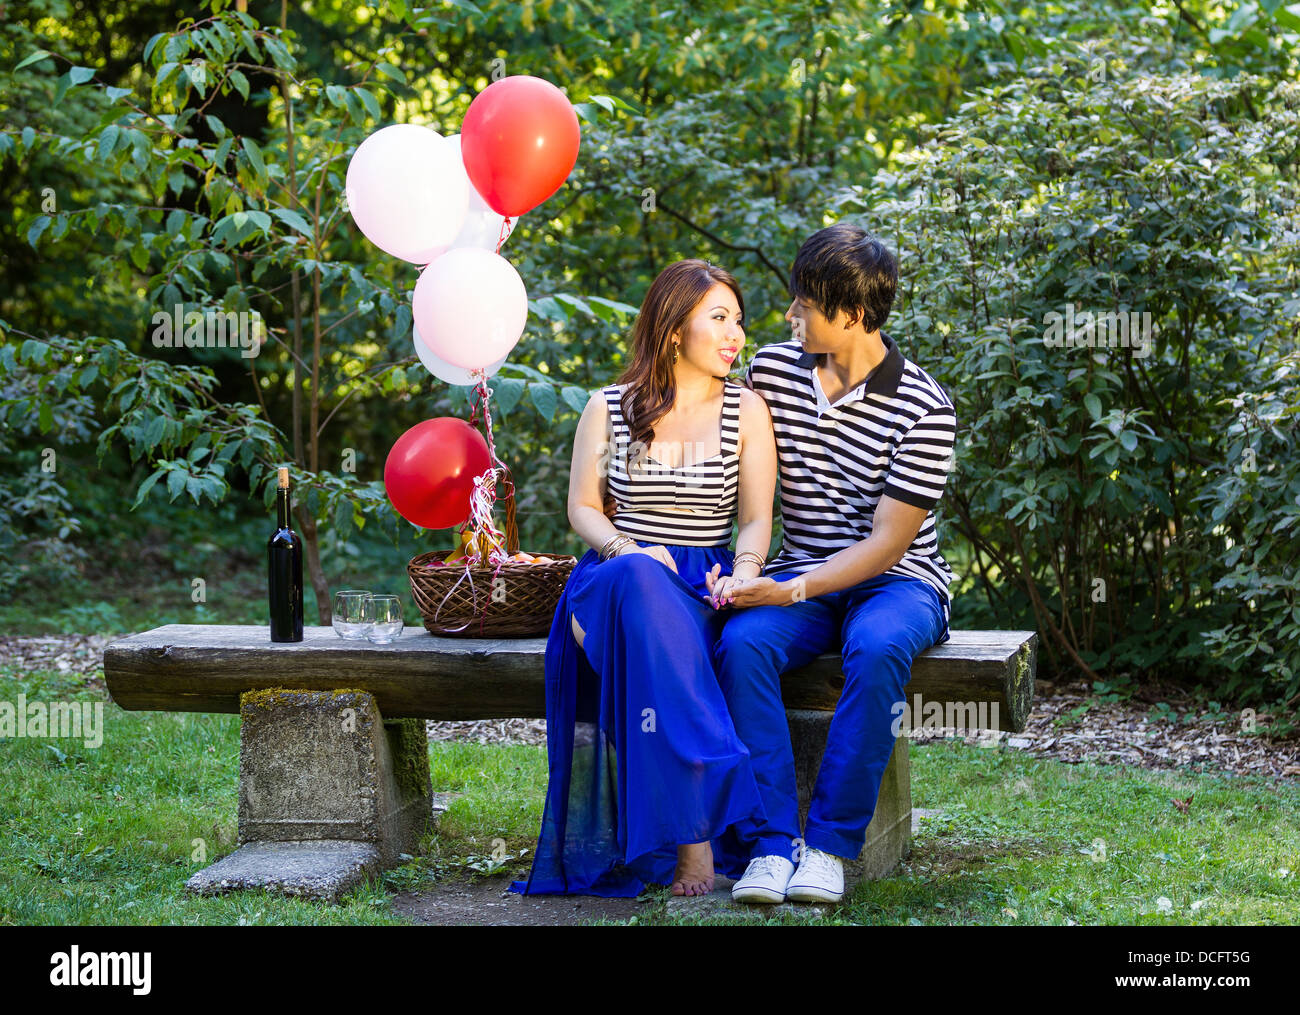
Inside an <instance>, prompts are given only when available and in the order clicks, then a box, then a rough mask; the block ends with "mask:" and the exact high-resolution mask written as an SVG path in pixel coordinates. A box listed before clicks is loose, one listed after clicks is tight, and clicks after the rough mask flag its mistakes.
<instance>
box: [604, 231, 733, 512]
mask: <svg viewBox="0 0 1300 1015" xmlns="http://www.w3.org/2000/svg"><path fill="white" fill-rule="evenodd" d="M718 283H722V284H723V285H725V286H727V288H729V289H730V290H731V291H732V292H733V293H734V294H735V296H736V303H737V304H738V305H739V306H740V312H741V314H742V315H743V314H744V312H745V298H744V297H743V296H742V295H741V293H740V286H739V285H738V284H737V282H736V280H735V278H733V277H732V275H731V273H730V272H729V271H727V270H726V269H725V268H720V267H718V266H717V265H716V264H711V263H710V262H708V261H702V260H700V259H699V258H694V257H692V258H688V259H686V260H684V261H675V262H673V263H672V264H670V265H668V267H666V268H665V269H664V270H663V271H661V272H660V273H659V274H658V276H656V277H655V280H654V281H653V282H652V283H650V289H649V291H647V292H646V294H645V299H644V300H642V301H641V310H640V312H639V313H638V314H637V318H636V323H635V324H634V325H633V327H632V361H631V362H630V363H629V364H628V365H627V368H626V369H625V370H624V371H623V373H622V376H620V377H619V378H618V380H617V381H616V382H615V383H617V384H626V385H627V390H626V391H624V392H623V402H622V409H623V418H624V419H625V420H627V423H628V428H629V429H630V430H631V432H632V441H633V442H638V441H639V442H641V447H645V448H648V447H649V446H650V445H651V444H652V443H653V442H654V434H655V431H654V425H655V423H657V422H659V420H660V419H662V418H663V416H664V414H665V413H667V412H668V410H669V409H671V408H672V407H673V402H674V401H676V399H677V384H676V381H675V380H674V376H673V339H672V335H673V332H674V331H676V330H678V329H679V328H680V329H683V330H685V327H686V322H687V319H688V318H689V317H690V316H691V311H692V310H694V309H695V307H696V306H697V305H698V304H699V302H700V300H702V299H704V296H705V294H707V293H708V291H709V290H710V289H712V288H713V287H714V286H715V285H717V284H718ZM613 507H614V498H613V497H611V496H610V495H609V494H608V493H606V495H605V513H606V514H607V515H610V516H611V517H612V516H613Z"/></svg>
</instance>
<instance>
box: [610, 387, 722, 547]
mask: <svg viewBox="0 0 1300 1015" xmlns="http://www.w3.org/2000/svg"><path fill="white" fill-rule="evenodd" d="M626 387H627V385H625V384H611V385H610V386H608V387H605V388H602V389H601V391H602V392H603V394H604V396H605V404H606V405H607V406H608V407H609V422H610V433H611V442H610V443H611V447H610V455H609V463H608V471H607V477H606V482H607V484H608V489H609V493H610V496H612V497H613V498H614V504H615V506H616V507H617V509H618V510H617V513H616V514H615V516H614V527H615V528H617V529H618V531H619V532H624V533H627V535H629V536H632V537H633V538H634V539H647V540H651V541H653V542H656V543H671V544H675V545H683V546H726V545H728V544H729V543H730V542H731V528H732V521H733V520H734V518H735V515H736V506H737V500H738V493H737V492H738V490H739V486H740V456H739V455H738V454H737V447H738V443H739V438H740V385H739V384H737V383H736V382H735V381H727V382H726V384H725V387H724V389H723V394H722V415H721V419H720V423H719V432H720V435H721V439H722V440H721V444H722V450H721V451H720V452H719V453H718V454H716V455H713V456H712V457H711V458H706V459H703V460H695V459H694V458H693V457H692V456H691V455H690V454H689V453H688V454H684V455H683V458H682V465H681V466H680V467H679V468H676V469H670V468H668V467H667V466H666V465H663V464H661V463H660V462H657V461H655V460H654V459H653V458H651V457H650V456H649V449H648V448H645V447H644V446H642V447H636V446H634V445H633V442H632V431H631V428H630V427H629V426H628V424H627V420H626V419H625V418H624V416H623V404H622V397H623V392H624V390H625V389H626ZM705 450H707V449H705ZM700 453H701V454H703V451H701V452H700Z"/></svg>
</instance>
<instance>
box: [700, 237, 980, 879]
mask: <svg viewBox="0 0 1300 1015" xmlns="http://www.w3.org/2000/svg"><path fill="white" fill-rule="evenodd" d="M897 282H898V265H897V262H896V261H895V259H894V257H893V255H892V254H891V253H890V252H889V250H888V249H886V248H885V247H884V245H883V244H881V243H880V242H879V241H878V240H876V239H874V238H872V237H871V236H870V235H868V234H867V233H866V232H864V231H863V230H862V229H859V228H857V227H856V226H851V225H844V224H841V225H835V226H831V227H830V228H828V229H823V230H821V231H820V232H817V233H815V234H813V235H812V236H811V237H810V238H809V239H808V240H807V242H805V243H804V245H803V247H802V248H801V249H800V250H799V254H798V256H797V257H796V258H795V262H794V267H793V268H792V269H791V276H790V292H791V296H792V297H793V302H792V303H791V304H790V308H789V310H787V311H786V315H785V316H786V320H788V321H790V322H791V325H792V328H793V334H794V340H793V341H789V342H781V343H777V344H774V345H769V346H765V347H764V348H762V349H760V350H759V352H758V353H757V354H756V355H755V357H754V360H753V362H752V363H751V364H750V367H749V371H748V373H747V374H746V377H745V382H746V383H747V384H748V385H749V386H750V387H751V388H753V389H754V390H755V391H757V392H758V393H759V394H760V395H762V396H763V399H764V400H765V401H766V402H767V406H768V409H769V410H770V411H771V414H772V422H773V426H774V428H775V432H776V443H777V450H778V454H779V458H780V481H781V520H782V525H783V529H784V545H783V546H782V548H781V552H780V553H779V554H778V555H777V556H776V557H775V558H774V559H773V560H772V561H771V563H769V564H768V565H767V568H766V572H765V574H764V575H763V576H760V577H757V578H752V579H750V580H748V581H746V582H742V583H740V584H739V585H737V586H734V587H733V592H732V595H731V599H730V602H731V605H732V606H733V607H734V608H736V613H735V615H734V616H732V617H729V618H728V620H727V623H726V626H725V627H724V629H723V632H722V635H721V637H720V639H719V640H718V643H717V645H716V647H715V654H716V663H717V670H718V677H719V680H720V682H721V684H722V689H723V693H724V694H725V696H726V699H727V704H728V707H729V708H730V710H731V715H732V719H733V721H734V723H735V726H736V732H737V733H738V734H739V736H740V739H741V741H742V742H743V743H744V744H745V746H746V747H747V748H748V749H749V752H750V756H751V758H752V761H753V766H754V771H755V774H756V776H757V777H758V784H759V790H760V792H761V793H762V796H763V805H764V810H765V811H766V814H767V819H766V821H765V822H764V823H762V824H755V825H752V826H746V827H742V828H741V829H739V831H740V832H741V835H742V837H743V838H744V839H745V840H746V841H747V842H749V843H751V844H752V852H751V861H750V863H749V866H748V868H747V869H746V871H745V875H744V877H742V878H741V880H739V881H737V882H736V883H735V886H734V887H733V888H732V898H734V899H736V900H737V901H743V902H769V903H776V902H781V901H783V900H784V899H787V898H788V899H790V900H792V901H804V902H812V901H828V902H838V901H839V900H840V898H841V897H842V896H843V893H844V873H843V865H842V860H843V859H844V858H850V859H852V858H854V857H856V856H857V855H858V853H859V852H860V851H861V849H862V845H863V843H864V841H865V838H866V828H867V825H868V823H869V822H870V821H871V815H872V814H873V813H874V811H875V807H876V797H877V795H878V794H879V792H880V781H881V777H882V776H883V774H884V771H885V766H886V764H888V762H889V756H890V753H891V752H892V750H893V747H894V737H893V736H892V734H891V732H890V724H891V722H892V721H893V712H892V711H891V706H893V705H894V703H895V702H899V701H903V700H905V699H904V694H903V688H904V686H905V685H906V684H907V682H908V680H909V679H911V667H912V660H913V659H914V658H915V656H916V655H917V654H918V653H920V652H922V651H924V650H925V649H927V648H929V647H930V646H931V645H934V644H935V643H937V642H940V641H947V640H948V618H949V604H948V583H949V582H950V581H951V580H952V569H951V568H950V567H949V566H948V564H947V562H946V561H944V559H943V557H942V556H940V554H939V550H938V546H937V543H936V538H935V529H934V514H933V509H934V507H935V505H936V504H937V503H938V502H939V498H940V495H941V494H942V492H943V487H944V481H945V479H946V478H947V473H948V468H949V465H950V463H951V461H952V452H953V440H954V436H955V434H956V428H957V421H956V416H955V414H954V412H953V407H952V402H951V400H950V399H949V398H948V395H947V393H946V392H945V391H944V390H943V388H941V387H940V386H939V385H938V384H937V383H936V382H935V381H934V379H933V378H931V377H930V375H929V374H927V373H926V372H925V371H924V370H922V369H921V368H920V367H918V366H916V365H915V364H914V363H911V362H909V361H908V360H907V359H905V358H904V357H903V354H902V352H901V351H900V350H899V348H898V346H897V345H896V344H895V343H894V342H893V340H891V339H890V338H889V336H887V335H883V334H882V333H881V330H880V329H881V327H882V326H883V325H884V323H885V321H886V319H887V318H888V317H889V311H890V308H891V306H892V305H893V301H894V291H895V288H896V286H897ZM709 587H710V589H712V582H710V583H709ZM837 648H838V649H840V650H841V652H842V654H843V671H844V690H843V692H842V693H841V695H840V700H839V704H838V705H837V707H836V709H835V715H834V717H833V719H832V721H831V725H830V733H829V736H828V738H827V742H826V752H825V755H824V757H823V759H822V764H821V769H820V771H819V772H818V775H817V783H816V787H815V789H814V791H813V797H812V805H811V807H810V809H809V812H808V821H807V828H806V829H805V830H804V834H803V836H802V837H800V834H799V825H798V821H799V819H798V802H797V793H796V788H795V775H794V756H793V753H792V750H791V746H790V733H789V727H788V726H787V724H786V715H785V706H784V704H783V703H782V700H781V682H780V675H781V673H782V672H783V671H785V670H788V669H793V668H796V667H799V666H802V665H804V664H806V663H808V662H810V661H811V660H812V659H814V658H816V657H817V656H818V655H821V654H822V653H823V652H828V651H834V650H835V649H837ZM792 861H794V862H798V870H796V869H795V863H794V862H792Z"/></svg>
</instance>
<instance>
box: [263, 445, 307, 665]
mask: <svg viewBox="0 0 1300 1015" xmlns="http://www.w3.org/2000/svg"><path fill="white" fill-rule="evenodd" d="M279 477H280V481H279V485H278V486H277V487H276V490H275V515H276V529H275V532H274V533H273V534H272V535H271V538H270V539H269V540H267V543H266V563H267V589H268V591H269V593H270V600H271V640H272V641H302V540H301V539H299V538H298V533H296V532H294V531H293V529H292V528H290V527H289V470H288V469H280V470H279Z"/></svg>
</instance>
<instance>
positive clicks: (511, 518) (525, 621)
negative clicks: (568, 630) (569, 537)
mask: <svg viewBox="0 0 1300 1015" xmlns="http://www.w3.org/2000/svg"><path fill="white" fill-rule="evenodd" d="M509 490H510V492H509V493H508V494H507V495H506V498H505V502H506V551H507V552H508V553H510V554H512V555H513V554H515V553H518V552H519V529H518V527H517V526H516V525H515V494H514V484H513V483H510V485H509ZM528 552H529V553H533V551H531V550H530V551H528ZM446 555H447V553H446V551H445V550H442V551H434V552H430V553H422V554H420V555H419V556H418V557H414V558H412V560H411V562H410V563H409V564H407V565H406V573H407V575H408V576H409V577H410V579H411V597H412V598H413V599H414V600H415V604H416V606H418V607H419V608H420V613H421V614H423V616H424V627H425V630H427V631H428V632H429V633H430V634H436V635H438V636H439V637H444V638H535V637H538V636H541V635H546V634H549V633H550V630H551V621H552V620H553V619H554V617H555V607H556V605H557V604H558V603H559V601H560V595H561V593H563V591H564V583H565V582H566V581H568V578H569V573H570V572H571V571H572V570H573V568H574V566H575V565H576V564H577V563H578V561H577V558H576V557H571V556H568V555H566V554H560V555H558V556H557V555H552V554H549V553H534V556H542V557H549V558H550V559H551V563H549V564H525V563H506V564H502V565H501V567H500V568H499V569H498V568H495V567H471V568H469V572H470V573H469V577H468V578H467V577H466V576H465V570H466V569H465V567H464V566H463V565H462V564H448V565H446V566H445V567H429V566H428V565H429V564H430V563H431V562H432V561H435V560H441V559H442V558H444V557H445V556H446ZM498 578H499V579H501V580H502V581H503V582H504V589H505V595H504V597H503V596H502V595H501V594H500V593H498V594H497V595H496V596H495V597H494V596H493V592H494V591H495V590H496V589H498V588H501V587H502V586H501V585H498V584H497V583H496V579H498ZM458 582H459V584H457V583H458ZM471 582H472V583H473V584H472V585H471ZM453 589H454V591H453Z"/></svg>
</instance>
